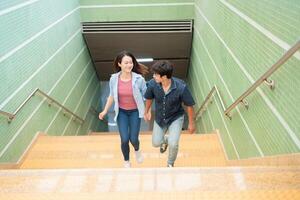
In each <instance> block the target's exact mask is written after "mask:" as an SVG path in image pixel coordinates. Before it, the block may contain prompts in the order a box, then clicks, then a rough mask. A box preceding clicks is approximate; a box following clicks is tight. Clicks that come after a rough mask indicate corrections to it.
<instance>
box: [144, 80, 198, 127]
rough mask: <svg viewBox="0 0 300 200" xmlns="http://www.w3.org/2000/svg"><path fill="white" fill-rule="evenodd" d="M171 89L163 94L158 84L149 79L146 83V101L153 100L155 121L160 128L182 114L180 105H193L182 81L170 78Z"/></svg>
mask: <svg viewBox="0 0 300 200" xmlns="http://www.w3.org/2000/svg"><path fill="white" fill-rule="evenodd" d="M171 81H172V83H171V87H170V89H169V91H168V92H167V93H165V92H164V90H163V88H162V86H161V84H160V83H157V82H156V81H155V80H154V79H151V80H150V81H149V82H148V83H147V90H146V93H145V95H144V96H145V98H146V99H154V100H155V121H156V123H157V124H158V125H159V126H160V127H162V128H163V127H167V126H169V125H171V123H172V122H173V121H175V120H176V119H178V118H179V117H181V116H182V115H183V114H184V109H183V107H182V103H184V105H186V106H193V105H195V101H194V99H193V97H192V95H191V93H190V91H189V89H188V88H187V85H186V84H185V82H184V81H182V80H180V79H178V78H171Z"/></svg>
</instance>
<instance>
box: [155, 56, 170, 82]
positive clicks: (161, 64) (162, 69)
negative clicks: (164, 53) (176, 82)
mask: <svg viewBox="0 0 300 200" xmlns="http://www.w3.org/2000/svg"><path fill="white" fill-rule="evenodd" d="M151 70H152V72H153V73H155V74H159V75H160V76H164V75H166V76H167V78H171V77H172V74H173V64H172V63H171V62H169V61H167V60H159V61H157V62H156V63H154V64H153V65H152V67H151Z"/></svg>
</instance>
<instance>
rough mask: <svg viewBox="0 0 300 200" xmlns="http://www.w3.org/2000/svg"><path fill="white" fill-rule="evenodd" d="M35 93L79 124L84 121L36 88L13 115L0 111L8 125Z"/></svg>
mask: <svg viewBox="0 0 300 200" xmlns="http://www.w3.org/2000/svg"><path fill="white" fill-rule="evenodd" d="M36 93H39V94H41V95H42V96H44V97H46V98H47V99H49V100H50V102H49V105H51V104H52V103H54V104H56V105H58V106H59V107H61V108H62V109H63V110H64V111H65V112H66V113H69V114H71V115H72V116H74V117H75V118H76V119H78V120H79V121H80V122H81V123H83V122H84V120H83V119H82V118H81V117H79V116H78V115H76V114H75V113H74V112H72V111H70V110H69V109H68V108H66V107H65V106H64V105H62V104H61V103H59V102H58V101H56V100H55V99H53V98H52V97H50V96H49V95H47V94H46V93H44V92H43V91H41V90H40V89H39V88H36V89H35V90H34V91H33V92H32V93H31V94H30V95H29V96H28V97H27V98H26V99H25V100H24V101H23V103H22V104H21V105H20V106H19V107H18V108H17V109H16V111H15V112H14V113H8V112H5V111H2V110H0V114H2V115H5V116H7V117H8V122H9V123H10V122H11V121H12V120H13V119H14V118H15V117H16V115H17V113H18V112H19V111H20V110H21V109H22V108H23V107H24V105H25V104H26V103H27V102H28V101H29V100H30V99H31V97H33V96H34V95H35V94H36Z"/></svg>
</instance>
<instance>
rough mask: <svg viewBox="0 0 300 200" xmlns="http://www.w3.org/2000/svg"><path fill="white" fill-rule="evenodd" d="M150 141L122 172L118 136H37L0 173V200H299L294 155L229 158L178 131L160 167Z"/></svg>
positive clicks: (145, 138)
mask: <svg viewBox="0 0 300 200" xmlns="http://www.w3.org/2000/svg"><path fill="white" fill-rule="evenodd" d="M151 139H152V138H151V134H150V133H149V132H144V133H143V134H141V136H140V141H141V150H142V152H143V154H144V157H145V161H144V163H142V164H137V163H136V162H135V160H134V154H133V150H132V151H131V155H130V157H131V162H132V168H130V169H124V168H122V166H123V161H122V155H121V150H120V138H119V135H118V134H117V133H115V134H111V133H109V134H108V133H101V134H100V133H93V134H92V135H90V136H64V137H61V136H59V137H54V136H45V135H42V136H39V138H38V139H37V141H36V142H35V144H34V145H33V147H32V148H31V150H30V151H29V153H28V154H27V156H26V158H25V160H24V162H23V163H22V164H21V166H20V168H21V169H18V170H2V171H0V199H1V200H2V199H26V200H27V199H28V200H29V199H45V200H48V199H64V200H65V199H75V200H76V199H78V200H79V199H80V200H86V199H97V200H98V199H110V200H111V199H151V200H153V199H300V168H299V166H300V164H299V161H300V159H299V156H298V155H296V156H293V157H292V159H291V160H292V161H288V159H287V157H289V156H285V157H273V158H264V159H252V160H251V159H249V160H243V161H228V160H227V159H226V157H225V155H224V152H223V149H222V146H221V144H220V141H219V138H218V135H217V134H205V135H200V134H194V135H190V134H185V133H183V134H182V135H181V140H180V149H179V154H178V158H177V160H176V163H175V168H166V161H167V153H164V154H160V153H159V150H158V149H157V148H153V147H152V146H151ZM270 160H273V161H270ZM274 160H275V161H274ZM287 161H288V162H287ZM239 162H240V163H239Z"/></svg>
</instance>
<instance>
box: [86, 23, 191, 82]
mask: <svg viewBox="0 0 300 200" xmlns="http://www.w3.org/2000/svg"><path fill="white" fill-rule="evenodd" d="M82 26H83V29H82V30H83V31H82V33H83V36H84V38H85V41H86V44H87V47H88V49H89V52H90V55H91V57H92V61H93V63H94V67H95V69H96V72H97V76H98V78H99V80H100V81H108V80H109V78H110V75H111V74H112V73H114V71H113V67H112V63H113V60H114V58H115V56H116V55H117V54H118V53H119V52H121V51H122V50H127V51H129V52H131V53H133V55H135V57H136V58H137V59H139V58H153V60H154V61H153V62H155V61H156V60H164V59H167V60H169V61H171V62H172V63H173V64H174V68H175V69H174V76H176V77H179V78H182V79H185V78H186V76H187V71H188V66H189V58H190V51H191V44H192V27H193V26H192V21H191V20H188V21H154V22H153V21H147V22H97V23H95V22H85V23H83V24H82ZM153 62H141V63H142V64H144V65H146V66H148V67H150V68H151V65H152V64H153ZM151 76H152V75H151V74H149V75H148V76H147V79H149V78H150V77H151Z"/></svg>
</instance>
